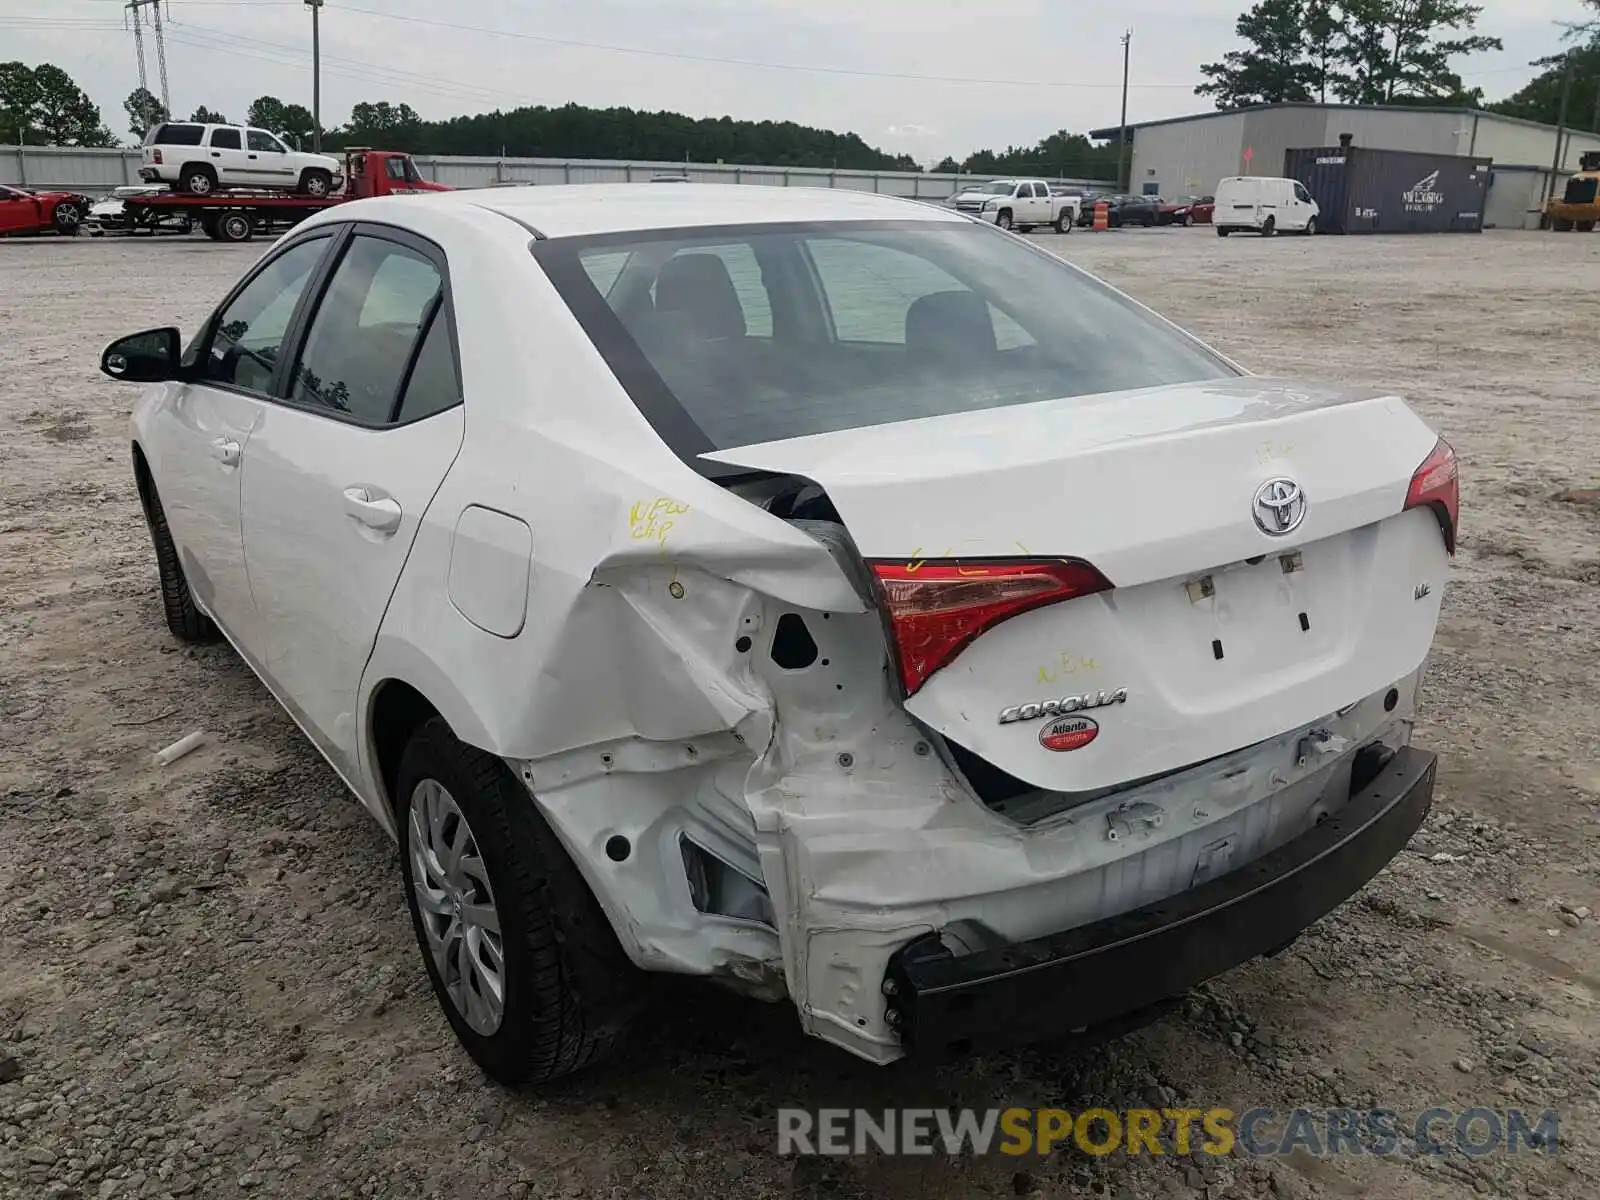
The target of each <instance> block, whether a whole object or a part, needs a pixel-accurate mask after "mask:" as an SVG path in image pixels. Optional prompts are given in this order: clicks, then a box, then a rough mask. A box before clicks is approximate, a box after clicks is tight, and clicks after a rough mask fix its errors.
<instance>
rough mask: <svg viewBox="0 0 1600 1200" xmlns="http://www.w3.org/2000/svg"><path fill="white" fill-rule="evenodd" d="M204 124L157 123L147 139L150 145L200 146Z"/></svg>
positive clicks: (204, 128)
mask: <svg viewBox="0 0 1600 1200" xmlns="http://www.w3.org/2000/svg"><path fill="white" fill-rule="evenodd" d="M205 131H206V127H205V126H204V125H157V126H156V127H155V128H154V129H153V130H151V132H150V137H149V138H148V139H147V140H146V143H145V144H146V145H149V146H198V145H199V144H200V138H201V136H202V135H203V134H204V133H205Z"/></svg>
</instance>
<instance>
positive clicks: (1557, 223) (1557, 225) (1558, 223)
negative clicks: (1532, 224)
mask: <svg viewBox="0 0 1600 1200" xmlns="http://www.w3.org/2000/svg"><path fill="white" fill-rule="evenodd" d="M1572 225H1573V223H1572V222H1571V221H1568V220H1566V219H1564V218H1562V217H1557V218H1556V219H1555V220H1554V221H1552V222H1550V227H1551V228H1552V229H1554V230H1555V231H1556V232H1557V233H1571V232H1572Z"/></svg>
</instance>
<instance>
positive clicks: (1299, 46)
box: [1195, 0, 1504, 109]
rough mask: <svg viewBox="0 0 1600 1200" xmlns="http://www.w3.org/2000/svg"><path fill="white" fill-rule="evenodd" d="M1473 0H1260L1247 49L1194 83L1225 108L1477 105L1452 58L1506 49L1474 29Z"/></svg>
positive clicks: (1245, 32) (1246, 18) (1247, 27)
mask: <svg viewBox="0 0 1600 1200" xmlns="http://www.w3.org/2000/svg"><path fill="white" fill-rule="evenodd" d="M1482 12H1483V9H1482V8H1481V7H1480V6H1478V5H1475V4H1470V3H1467V2H1466V0H1260V2H1259V3H1257V4H1256V5H1255V6H1254V7H1253V8H1251V9H1250V10H1249V11H1247V12H1244V13H1241V14H1240V16H1239V19H1238V21H1237V23H1236V24H1235V26H1234V32H1235V33H1237V34H1238V36H1239V37H1240V38H1241V39H1242V40H1243V41H1244V43H1245V45H1244V47H1243V48H1242V49H1239V50H1232V51H1229V52H1228V53H1227V54H1225V55H1224V56H1223V59H1222V61H1221V62H1214V63H1206V64H1204V65H1203V66H1202V67H1201V68H1200V73H1201V74H1202V75H1204V76H1205V77H1206V82H1204V83H1202V84H1201V85H1200V86H1199V87H1197V88H1195V92H1196V93H1197V94H1199V95H1202V96H1210V97H1211V98H1212V99H1213V100H1215V102H1216V105H1217V107H1218V108H1224V109H1226V108H1241V107H1244V106H1246V105H1251V104H1275V103H1281V102H1285V101H1312V100H1314V101H1317V102H1319V103H1327V102H1328V101H1329V100H1330V99H1334V100H1338V101H1342V102H1344V103H1346V104H1407V103H1410V104H1449V105H1478V104H1481V102H1482V100H1483V91H1482V89H1481V88H1474V89H1472V90H1470V91H1469V90H1466V89H1465V88H1464V86H1463V84H1462V80H1461V76H1460V75H1458V74H1456V73H1455V71H1454V70H1453V69H1452V67H1451V64H1452V61H1453V60H1454V59H1457V58H1460V57H1461V56H1463V55H1467V54H1475V53H1479V52H1481V51H1484V50H1500V49H1503V48H1504V47H1503V46H1502V44H1501V41H1500V39H1499V38H1497V37H1489V36H1487V35H1484V34H1480V33H1476V32H1475V30H1476V28H1477V24H1478V17H1479V16H1480V15H1481V14H1482Z"/></svg>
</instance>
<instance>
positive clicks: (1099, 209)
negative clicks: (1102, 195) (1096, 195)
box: [1094, 200, 1111, 232]
mask: <svg viewBox="0 0 1600 1200" xmlns="http://www.w3.org/2000/svg"><path fill="white" fill-rule="evenodd" d="M1094 227H1095V231H1096V232H1099V231H1100V230H1102V229H1110V228H1111V206H1110V205H1109V204H1107V203H1106V202H1105V201H1104V200H1101V201H1100V202H1099V203H1097V204H1096V205H1095V206H1094Z"/></svg>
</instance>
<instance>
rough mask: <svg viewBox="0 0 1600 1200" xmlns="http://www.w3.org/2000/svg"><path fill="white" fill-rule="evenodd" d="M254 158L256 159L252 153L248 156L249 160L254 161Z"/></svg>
mask: <svg viewBox="0 0 1600 1200" xmlns="http://www.w3.org/2000/svg"><path fill="white" fill-rule="evenodd" d="M255 160H256V156H255V155H254V154H252V155H251V156H250V161H251V162H254V161H255Z"/></svg>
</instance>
